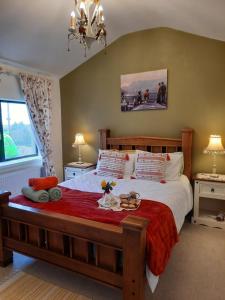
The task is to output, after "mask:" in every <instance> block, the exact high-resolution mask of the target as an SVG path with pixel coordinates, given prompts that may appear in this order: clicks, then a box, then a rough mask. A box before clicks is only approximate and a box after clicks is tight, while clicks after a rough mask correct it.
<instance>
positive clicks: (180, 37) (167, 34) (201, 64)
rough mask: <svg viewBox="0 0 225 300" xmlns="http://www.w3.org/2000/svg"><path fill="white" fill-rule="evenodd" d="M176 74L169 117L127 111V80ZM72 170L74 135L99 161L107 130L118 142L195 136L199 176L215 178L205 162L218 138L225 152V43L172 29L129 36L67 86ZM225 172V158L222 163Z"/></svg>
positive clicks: (66, 144) (66, 149)
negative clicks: (123, 95) (123, 81)
mask: <svg viewBox="0 0 225 300" xmlns="http://www.w3.org/2000/svg"><path fill="white" fill-rule="evenodd" d="M162 68H167V69H168V110H164V111H160V110H156V111H151V110H150V111H139V112H121V111H120V74H126V73H136V72H143V71H150V70H157V69H162ZM60 85H61V97H62V130H63V157H64V162H69V161H74V159H75V153H74V149H73V148H72V147H71V144H72V142H73V138H74V134H75V133H76V132H82V133H84V134H85V138H86V140H87V142H88V145H87V146H84V147H83V158H84V160H87V161H95V160H96V156H97V148H98V133H97V130H98V129H99V128H110V129H111V131H112V135H115V136H118V135H140V134H141V135H156V136H165V137H167V136H170V137H178V136H179V134H180V129H181V128H183V127H185V126H188V127H192V128H193V129H194V130H195V135H194V148H193V159H194V160H193V170H194V172H196V171H202V172H203V171H205V172H207V171H210V170H211V158H210V157H209V156H208V155H204V154H202V151H203V148H204V147H206V146H207V143H208V137H209V135H210V134H212V133H216V134H221V135H222V137H223V139H224V144H225V118H224V117H225V43H224V42H221V41H216V40H212V39H208V38H203V37H200V36H196V35H192V34H188V33H184V32H181V31H176V30H172V29H168V28H157V29H151V30H145V31H141V32H136V33H132V34H128V35H126V36H123V37H121V38H120V39H118V40H117V41H115V42H114V43H113V44H111V45H110V46H109V47H108V49H107V55H105V54H104V51H102V52H100V53H98V54H97V55H96V56H94V57H93V58H91V59H89V60H88V61H87V62H85V63H84V64H82V65H81V66H79V67H78V68H77V69H75V70H74V71H73V72H71V73H70V74H68V75H67V76H65V77H64V78H62V79H61V81H60ZM218 172H225V156H221V157H219V158H218Z"/></svg>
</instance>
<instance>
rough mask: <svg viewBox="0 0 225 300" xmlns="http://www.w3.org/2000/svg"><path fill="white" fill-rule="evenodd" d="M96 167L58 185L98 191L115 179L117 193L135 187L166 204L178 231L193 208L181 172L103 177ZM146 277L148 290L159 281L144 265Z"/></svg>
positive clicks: (188, 184) (151, 198)
mask: <svg viewBox="0 0 225 300" xmlns="http://www.w3.org/2000/svg"><path fill="white" fill-rule="evenodd" d="M94 173H95V171H93V172H89V173H88V174H84V175H82V176H78V177H76V178H74V179H71V180H68V181H65V182H62V183H61V184H60V185H61V186H64V187H67V188H70V189H76V190H80V191H88V192H96V193H101V192H102V190H101V181H102V180H103V179H105V180H106V181H112V180H113V181H116V183H117V185H116V187H115V188H114V189H113V194H114V195H116V196H118V195H120V194H126V193H128V192H130V191H135V192H138V193H139V194H140V198H141V199H150V200H154V201H158V202H161V203H164V204H166V205H167V206H169V207H170V209H171V211H172V212H173V215H174V219H175V223H176V226H177V230H178V232H179V231H180V229H181V227H182V225H183V223H184V219H185V216H186V215H187V213H188V212H189V211H190V210H191V209H192V205H193V196H192V189H191V185H190V182H189V180H188V178H187V177H186V176H184V175H182V176H180V179H179V180H177V181H168V182H167V183H165V184H162V183H158V182H154V181H147V180H140V179H138V180H136V179H116V180H115V178H112V177H106V176H104V178H103V177H102V176H98V175H95V174H94ZM146 275H147V279H148V282H149V285H150V287H151V290H152V291H154V290H155V288H156V285H157V283H158V278H159V277H158V276H154V275H153V274H152V273H151V271H150V270H148V268H147V272H146Z"/></svg>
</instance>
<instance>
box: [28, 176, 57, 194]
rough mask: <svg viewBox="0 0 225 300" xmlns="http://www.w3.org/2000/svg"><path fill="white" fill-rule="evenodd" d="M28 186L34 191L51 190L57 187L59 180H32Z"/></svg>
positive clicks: (55, 178)
mask: <svg viewBox="0 0 225 300" xmlns="http://www.w3.org/2000/svg"><path fill="white" fill-rule="evenodd" d="M28 184H29V186H31V187H32V189H33V190H34V191H40V190H49V189H51V188H53V187H56V186H57V184H58V178H57V177H55V176H49V177H40V178H30V179H29V182H28Z"/></svg>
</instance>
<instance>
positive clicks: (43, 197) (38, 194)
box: [21, 187, 49, 202]
mask: <svg viewBox="0 0 225 300" xmlns="http://www.w3.org/2000/svg"><path fill="white" fill-rule="evenodd" d="M21 192H22V194H23V195H24V196H25V197H27V198H28V199H30V200H32V201H34V202H48V200H49V194H48V192H47V191H44V190H41V191H33V190H32V188H31V187H23V188H22V190H21Z"/></svg>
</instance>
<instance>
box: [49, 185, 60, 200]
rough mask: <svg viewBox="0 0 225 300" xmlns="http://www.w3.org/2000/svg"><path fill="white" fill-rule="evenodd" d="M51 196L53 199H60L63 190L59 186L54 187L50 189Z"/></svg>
mask: <svg viewBox="0 0 225 300" xmlns="http://www.w3.org/2000/svg"><path fill="white" fill-rule="evenodd" d="M48 193H49V198H50V200H52V201H58V200H60V199H61V198H62V191H61V189H60V188H58V187H54V188H51V189H49V190H48Z"/></svg>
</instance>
